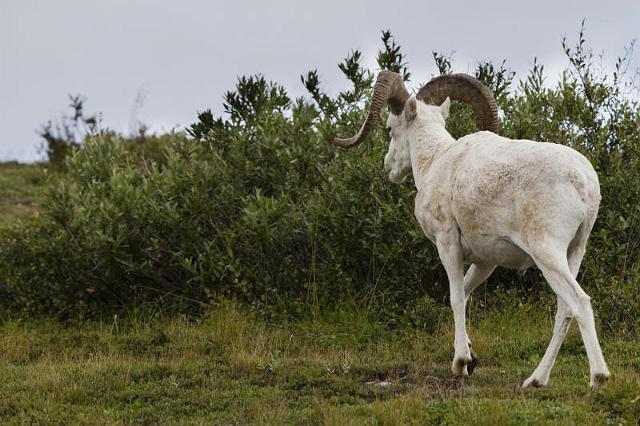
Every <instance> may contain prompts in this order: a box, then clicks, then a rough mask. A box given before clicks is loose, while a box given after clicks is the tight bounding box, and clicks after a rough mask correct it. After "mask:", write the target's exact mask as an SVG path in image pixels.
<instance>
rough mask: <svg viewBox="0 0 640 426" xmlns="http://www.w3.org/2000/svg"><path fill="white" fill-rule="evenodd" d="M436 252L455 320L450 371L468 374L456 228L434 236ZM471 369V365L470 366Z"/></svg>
mask: <svg viewBox="0 0 640 426" xmlns="http://www.w3.org/2000/svg"><path fill="white" fill-rule="evenodd" d="M436 245H437V247H438V254H439V256H440V260H441V261H442V265H443V266H444V269H445V270H446V271H447V277H448V278H449V292H450V298H451V308H452V309H453V319H454V322H455V343H454V346H455V353H454V356H453V363H452V364H451V371H452V372H453V374H456V375H465V376H468V375H469V368H468V366H470V365H471V366H472V365H473V364H472V363H473V360H472V358H471V349H470V348H469V339H468V337H467V329H466V323H465V306H466V297H465V292H464V264H463V258H462V248H461V247H460V238H459V235H458V232H457V230H450V231H448V232H446V233H443V234H441V235H438V236H436ZM470 369H471V371H473V367H471V368H470Z"/></svg>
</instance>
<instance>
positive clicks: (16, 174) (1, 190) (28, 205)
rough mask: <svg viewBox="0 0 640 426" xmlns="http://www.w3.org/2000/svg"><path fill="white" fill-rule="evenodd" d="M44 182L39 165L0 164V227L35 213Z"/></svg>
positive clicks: (42, 170) (44, 175)
mask: <svg viewBox="0 0 640 426" xmlns="http://www.w3.org/2000/svg"><path fill="white" fill-rule="evenodd" d="M46 181H47V179H46V172H45V169H44V167H43V166H42V165H40V164H19V163H15V162H10V163H0V226H2V225H5V224H7V223H9V222H11V221H14V220H15V219H16V218H20V217H23V216H25V215H27V214H30V213H32V212H34V211H36V209H37V207H38V204H39V202H40V199H41V197H42V195H43V193H44V190H45V187H46Z"/></svg>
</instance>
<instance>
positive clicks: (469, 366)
mask: <svg viewBox="0 0 640 426" xmlns="http://www.w3.org/2000/svg"><path fill="white" fill-rule="evenodd" d="M478 362H479V359H478V355H476V353H475V352H474V351H471V362H469V364H467V373H469V376H471V375H472V374H473V370H475V368H476V367H477V366H478Z"/></svg>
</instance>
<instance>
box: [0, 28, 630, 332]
mask: <svg viewBox="0 0 640 426" xmlns="http://www.w3.org/2000/svg"><path fill="white" fill-rule="evenodd" d="M563 48H564V50H565V53H566V55H567V58H568V59H569V67H568V68H567V70H566V71H565V72H563V74H562V75H561V76H560V78H559V79H558V81H557V83H554V84H552V85H549V84H545V75H544V68H543V66H542V65H540V64H538V63H537V62H535V61H534V63H533V66H532V69H531V71H530V72H529V73H528V74H527V75H526V76H524V77H523V78H522V79H520V80H519V81H516V80H515V75H514V73H512V72H511V71H510V70H509V69H508V68H507V66H506V63H505V62H502V63H500V64H499V65H495V64H493V63H491V62H482V63H479V64H478V65H477V68H476V70H475V75H476V76H477V77H478V78H479V79H480V80H482V81H483V82H484V83H485V84H487V85H488V86H489V87H490V88H491V89H492V90H493V91H494V93H495V94H496V98H497V100H498V103H499V106H500V110H501V118H502V127H501V130H500V133H501V134H502V135H504V136H506V137H511V138H523V139H524V138H526V139H534V140H543V141H551V142H556V143H561V144H565V145H568V146H571V147H572V148H575V149H577V150H578V151H580V152H582V153H583V154H584V155H586V156H587V157H588V158H589V159H590V160H591V162H592V164H593V165H594V167H595V169H596V171H597V172H598V174H599V176H600V182H601V192H602V194H603V201H602V204H601V209H600V215H599V219H598V221H597V223H596V226H595V229H594V231H593V234H592V238H591V241H590V245H589V250H588V253H587V256H586V258H585V261H584V263H583V269H582V272H581V277H580V278H579V280H580V281H581V282H582V283H583V285H584V287H585V289H586V290H587V292H588V293H590V294H591V296H592V297H593V299H594V304H595V310H596V311H597V312H598V313H599V315H600V319H601V320H602V322H603V323H604V324H605V325H606V326H607V328H608V329H609V330H621V331H622V332H629V333H632V332H634V330H636V327H637V325H638V318H640V296H639V295H640V259H639V258H640V248H639V246H638V244H639V242H640V223H639V222H640V162H639V155H638V154H639V150H640V106H639V104H638V100H637V93H634V90H636V87H635V86H633V81H632V80H631V79H630V78H628V77H627V76H626V75H625V72H624V71H625V68H626V66H627V64H628V59H629V58H628V55H625V56H623V57H622V58H620V60H619V61H618V63H617V65H616V67H615V70H614V71H613V72H612V73H608V72H606V71H605V70H602V69H600V68H598V67H597V66H596V65H595V62H594V60H593V57H592V53H591V51H590V49H589V48H588V47H587V45H586V44H585V41H584V37H583V34H582V32H581V33H580V36H579V38H578V41H577V43H576V45H575V46H571V45H570V43H569V42H567V41H565V42H563ZM434 59H435V62H436V65H437V68H438V70H439V72H440V73H450V72H453V71H454V64H453V62H452V60H451V58H448V57H446V56H444V55H442V54H439V53H437V52H434ZM378 65H379V66H380V68H385V69H393V70H396V71H399V72H402V73H403V75H404V76H405V78H406V79H408V78H409V77H410V74H409V72H408V68H407V63H406V60H405V57H404V56H403V54H402V53H401V50H400V47H399V46H398V45H397V44H396V42H395V41H394V40H393V38H392V37H391V35H390V34H389V33H388V32H384V33H383V47H382V50H381V51H380V52H379V56H378ZM339 67H340V70H341V71H342V72H343V73H344V75H345V77H346V78H347V80H348V81H349V83H350V88H349V89H347V90H345V91H343V92H340V93H339V94H338V95H337V96H335V97H331V96H329V95H327V94H326V93H324V92H323V90H322V89H321V84H320V80H319V77H318V73H317V71H315V70H314V71H310V72H308V73H307V74H306V75H304V76H302V78H301V80H302V83H303V84H304V86H305V87H306V88H307V90H308V91H309V94H310V99H305V98H297V99H292V98H290V97H289V95H288V94H287V92H286V90H285V88H283V87H282V86H280V85H278V84H276V83H273V82H269V81H267V80H266V79H265V78H264V77H263V76H250V77H242V78H240V79H239V80H238V83H237V86H236V88H235V89H234V90H232V91H230V92H228V93H227V94H226V95H225V98H224V104H223V108H224V114H223V116H222V117H215V116H214V114H213V113H212V112H211V111H205V112H202V113H200V114H199V116H198V120H197V122H196V123H194V124H193V125H192V126H191V127H190V128H189V129H188V133H189V135H181V134H174V135H168V136H166V137H163V138H162V140H161V141H160V142H161V143H157V142H158V140H156V143H155V144H153V145H152V146H153V150H152V151H153V154H152V155H147V154H145V149H144V145H142V148H141V145H140V144H138V145H136V144H132V143H131V141H130V140H125V139H123V138H121V137H119V136H118V135H116V134H114V133H112V132H108V131H101V132H95V133H94V134H93V135H91V136H89V137H87V138H86V142H85V143H84V145H82V146H81V147H78V148H76V149H74V151H73V153H72V154H71V155H70V156H68V158H67V159H66V163H65V165H66V167H65V169H66V172H65V173H64V174H63V175H62V176H61V177H60V178H59V179H57V180H56V181H55V182H53V183H52V185H51V189H50V192H49V195H48V197H47V201H46V204H45V206H44V207H43V210H42V211H41V212H40V214H39V215H37V216H35V217H33V218H32V219H30V220H27V221H22V222H19V223H17V224H15V225H13V226H11V227H9V228H7V229H4V230H3V231H2V235H1V241H0V254H1V256H2V259H3V262H2V263H0V282H1V286H0V292H1V293H3V294H1V296H2V299H1V300H2V301H3V302H2V303H3V305H4V306H5V308H6V309H9V310H11V311H22V312H26V313H29V314H54V315H58V316H61V317H68V316H74V315H79V314H82V315H92V316H94V315H99V314H104V313H113V312H117V311H118V310H121V309H123V308H126V307H128V306H132V305H144V304H146V303H161V304H162V306H164V307H166V308H168V309H175V310H179V311H192V310H198V309H199V308H200V307H201V306H203V304H206V303H207V302H209V301H210V300H211V299H213V298H218V297H227V298H234V299H237V300H240V301H243V302H245V303H247V304H251V305H253V306H255V307H256V308H258V309H259V310H261V311H262V312H264V313H265V314H268V315H280V314H283V313H286V314H293V315H309V314H313V313H317V311H318V310H319V309H330V308H332V307H334V306H336V305H341V304H352V303H355V304H358V305H360V306H368V307H370V308H371V309H372V310H376V311H378V312H382V313H384V314H385V315H386V317H387V318H391V319H394V318H401V319H404V320H410V321H413V320H415V321H423V320H424V318H425V317H428V316H429V315H430V314H429V313H430V312H433V311H434V310H437V309H439V308H438V306H439V305H440V306H442V305H446V304H447V293H448V292H447V281H446V277H445V274H444V271H443V269H442V268H441V266H440V263H439V261H438V257H437V255H436V252H435V249H434V247H433V246H432V244H431V243H430V242H428V241H427V240H426V238H425V237H424V236H423V234H422V232H421V230H420V228H419V227H418V225H417V222H416V221H415V219H414V218H413V199H414V195H415V189H414V188H413V186H412V185H411V184H407V185H402V186H395V185H392V184H390V183H389V182H388V181H387V179H386V175H385V173H384V171H383V168H382V161H383V157H384V154H385V152H386V148H387V143H388V141H387V136H386V134H385V131H384V129H383V127H384V126H383V125H379V126H378V127H377V128H376V129H375V130H374V131H373V133H372V134H371V136H370V138H369V140H368V141H367V143H365V144H363V146H362V147H360V148H358V149H355V150H350V151H341V150H339V149H337V148H336V147H334V146H332V145H331V144H329V143H328V141H329V140H330V138H332V137H333V136H335V135H348V134H352V133H354V132H355V131H357V129H358V127H359V126H360V124H361V123H362V122H363V120H364V118H365V115H364V114H365V111H366V107H367V104H368V99H369V96H370V87H371V84H372V81H373V77H374V72H373V71H372V70H368V69H365V68H363V66H362V65H361V53H360V52H359V51H353V52H352V53H351V54H350V55H349V56H348V57H347V58H346V59H345V60H344V61H343V62H342V63H341V64H340V65H339ZM425 77H426V76H425ZM424 80H427V78H425V79H424ZM448 128H449V130H450V131H451V133H452V134H453V135H454V136H455V137H460V136H462V135H464V134H468V133H470V132H473V131H475V130H477V125H476V123H475V120H474V118H473V116H472V113H471V111H470V110H469V108H467V107H466V106H465V105H460V104H456V103H454V105H453V108H452V113H451V118H450V119H449V122H448ZM159 147H161V149H160V148H159ZM479 292H480V296H479V297H476V299H475V302H474V306H477V307H480V308H486V307H491V306H502V305H504V304H507V303H512V302H510V300H512V299H513V297H516V298H520V299H519V300H522V298H527V297H528V298H534V297H539V296H540V294H543V295H548V294H549V292H548V290H547V289H546V284H544V283H542V280H541V278H540V276H539V274H538V273H536V272H535V271H530V272H527V273H526V274H525V275H524V276H521V275H518V274H516V273H514V272H510V271H500V272H499V273H496V274H495V276H493V277H492V278H490V280H489V285H488V288H487V289H480V290H479Z"/></svg>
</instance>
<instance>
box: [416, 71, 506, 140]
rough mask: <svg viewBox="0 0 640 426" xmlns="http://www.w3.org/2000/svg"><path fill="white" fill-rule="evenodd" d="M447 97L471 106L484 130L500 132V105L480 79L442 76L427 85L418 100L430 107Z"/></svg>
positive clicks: (464, 75)
mask: <svg viewBox="0 0 640 426" xmlns="http://www.w3.org/2000/svg"><path fill="white" fill-rule="evenodd" d="M447 96H448V97H450V98H451V99H453V100H456V101H462V102H465V103H467V104H469V105H471V107H472V108H473V110H474V112H475V113H476V115H477V116H478V118H480V121H481V122H482V128H483V129H484V130H489V131H492V132H496V131H497V130H498V104H496V100H495V98H494V97H493V93H491V90H489V88H488V87H487V86H485V85H484V84H482V83H481V82H480V81H479V80H478V79H476V78H474V77H471V76H470V75H467V74H451V75H441V76H440V77H436V78H434V79H432V80H431V81H430V82H428V83H427V84H425V85H424V86H423V87H422V89H420V91H419V92H418V94H417V95H416V99H419V100H421V101H422V102H424V103H426V104H429V105H440V104H442V102H444V101H445V99H447Z"/></svg>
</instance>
